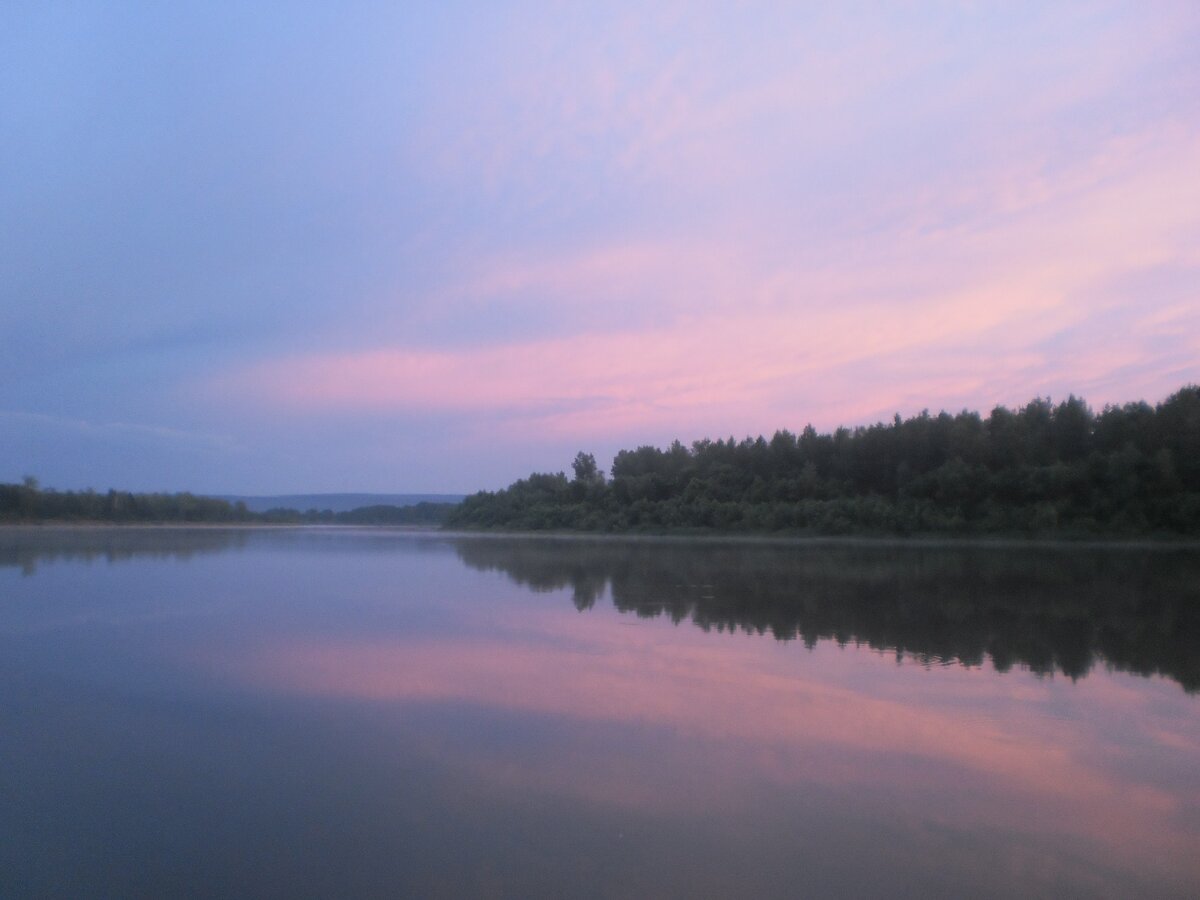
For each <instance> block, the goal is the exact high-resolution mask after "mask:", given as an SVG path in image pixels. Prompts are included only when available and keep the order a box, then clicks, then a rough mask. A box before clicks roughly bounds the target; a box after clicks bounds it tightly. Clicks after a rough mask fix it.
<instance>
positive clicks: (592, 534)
mask: <svg viewBox="0 0 1200 900" xmlns="http://www.w3.org/2000/svg"><path fill="white" fill-rule="evenodd" d="M43 530H45V531H51V530H53V531H298V530H308V531H313V530H320V531H329V530H336V531H370V532H384V533H386V532H394V533H402V534H414V535H415V534H420V535H424V536H429V537H442V538H471V539H482V540H505V539H510V540H511V539H521V540H551V541H602V542H620V541H636V542H639V543H641V542H649V543H665V544H683V543H700V544H703V543H714V544H716V543H719V544H729V543H738V544H751V545H776V546H789V545H791V546H800V545H804V546H814V545H815V546H821V545H824V546H849V545H862V544H875V545H879V546H889V545H891V546H903V547H941V546H960V547H961V546H976V547H993V548H998V549H1020V548H1033V547H1064V548H1065V547H1078V548H1104V547H1135V548H1136V547H1142V548H1147V549H1150V548H1160V549H1200V538H1194V537H1184V536H1159V535H1154V536H1146V535H1129V536H1120V535H1112V536H1096V535H1058V536H1049V535H1012V534H996V535H986V534H962V535H955V534H913V535H899V534H862V535H845V534H841V535H833V534H829V535H823V534H771V533H759V534H754V533H746V532H716V531H714V532H703V533H701V532H689V533H671V532H661V533H656V532H633V531H630V532H596V531H555V530H547V531H527V530H526V531H522V530H512V531H506V530H502V529H446V528H438V527H426V526H421V525H386V524H385V525H374V524H351V523H344V524H343V523H334V522H294V523H289V522H104V521H78V520H46V521H39V522H0V536H2V535H4V534H6V533H17V532H26V533H29V532H37V531H43Z"/></svg>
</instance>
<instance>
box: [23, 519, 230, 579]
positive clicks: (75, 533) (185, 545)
mask: <svg viewBox="0 0 1200 900" xmlns="http://www.w3.org/2000/svg"><path fill="white" fill-rule="evenodd" d="M249 534H250V533H249V531H247V530H241V529H218V528H126V527H121V528H43V527H31V528H6V529H4V530H3V531H0V568H4V567H7V566H16V567H18V568H20V569H21V571H22V572H23V573H24V574H26V575H32V574H33V573H34V572H35V571H37V564H38V563H39V562H41V563H46V562H60V561H61V562H87V563H91V562H93V561H95V560H104V561H105V562H108V563H114V562H119V561H122V560H127V559H133V558H134V557H139V558H150V559H179V560H186V559H190V558H191V557H193V556H196V555H197V554H206V553H219V552H221V551H224V550H229V549H233V548H238V547H242V546H244V545H245V543H246V540H247V539H248V537H249Z"/></svg>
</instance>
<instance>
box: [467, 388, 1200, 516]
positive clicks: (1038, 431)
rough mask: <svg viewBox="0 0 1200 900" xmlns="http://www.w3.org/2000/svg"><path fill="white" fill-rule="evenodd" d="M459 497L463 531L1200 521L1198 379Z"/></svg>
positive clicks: (666, 458) (626, 454)
mask: <svg viewBox="0 0 1200 900" xmlns="http://www.w3.org/2000/svg"><path fill="white" fill-rule="evenodd" d="M572 470H573V477H571V478H568V477H567V476H566V474H565V473H563V472H557V473H534V474H532V475H530V476H529V477H528V478H522V479H520V480H518V481H516V482H514V483H513V484H512V485H510V486H509V487H507V488H504V489H502V490H499V491H494V492H489V491H482V492H480V493H478V494H475V495H473V496H471V497H468V498H467V499H466V500H465V501H464V502H463V503H462V504H461V505H459V506H457V507H455V508H453V509H452V510H451V511H450V513H449V516H448V517H447V520H446V521H447V524H448V525H449V526H451V527H457V528H492V529H505V530H534V531H537V530H547V529H552V530H576V531H598V532H652V533H662V532H683V533H687V532H759V533H796V534H1025V535H1029V534H1033V535H1056V534H1062V535H1160V534H1161V535H1197V534H1200V387H1197V386H1194V385H1189V386H1186V387H1184V388H1182V389H1181V390H1179V391H1177V392H1175V393H1174V394H1172V395H1171V396H1170V397H1168V398H1167V399H1166V400H1164V401H1163V402H1161V403H1159V404H1157V405H1155V406H1151V405H1150V404H1148V403H1145V402H1137V403H1127V404H1124V405H1120V406H1115V405H1110V406H1106V407H1104V409H1103V410H1102V411H1101V412H1099V413H1095V412H1093V410H1092V409H1091V408H1090V407H1089V406H1088V405H1087V403H1085V402H1084V401H1083V400H1081V399H1079V398H1077V397H1074V396H1071V397H1069V398H1068V399H1066V400H1065V401H1062V402H1061V403H1058V404H1054V403H1052V402H1051V401H1050V400H1049V399H1042V398H1039V399H1035V400H1033V401H1031V402H1030V403H1028V404H1026V405H1025V406H1023V407H1020V408H1019V409H1016V410H1010V409H1008V408H1006V407H1003V406H998V407H996V408H995V409H993V410H992V411H991V413H990V414H988V415H987V416H986V417H984V416H982V415H980V414H979V413H977V412H972V411H967V410H964V411H962V412H960V413H957V414H950V413H947V412H942V413H939V414H937V415H932V414H930V413H929V412H928V411H925V412H922V413H921V414H920V415H916V416H913V417H911V418H908V419H902V418H901V417H900V416H899V415H897V416H896V417H895V418H894V419H893V420H892V421H891V422H887V423H883V422H880V423H877V424H874V425H870V426H866V427H858V428H854V429H850V428H844V427H843V428H838V429H836V430H835V431H833V432H831V433H818V432H817V431H816V430H815V429H814V428H813V427H812V426H811V425H809V426H807V427H805V428H804V429H803V430H802V431H801V432H800V433H799V434H794V433H792V432H790V431H786V430H783V431H777V432H775V434H774V435H773V436H772V437H771V438H770V439H767V438H765V437H762V436H759V437H757V438H749V437H747V438H745V439H743V440H740V441H739V440H736V439H734V438H732V437H730V438H729V439H727V440H715V441H714V440H708V439H705V440H700V441H696V442H695V443H693V444H692V445H691V446H690V447H689V446H685V445H683V444H682V443H680V442H679V441H675V442H674V443H672V444H671V445H670V446H669V447H667V448H665V449H659V448H657V447H653V446H642V447H638V448H637V449H635V450H622V451H620V452H619V453H617V455H616V457H615V459H614V461H613V464H612V469H611V475H610V476H609V477H605V474H604V473H603V472H602V471H601V470H600V469H599V467H598V466H597V464H596V461H595V458H594V457H593V456H592V455H591V454H588V453H583V452H581V453H579V454H578V455H577V456H576V458H575V460H574V462H573V464H572Z"/></svg>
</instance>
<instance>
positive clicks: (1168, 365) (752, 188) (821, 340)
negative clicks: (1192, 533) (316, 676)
mask: <svg viewBox="0 0 1200 900" xmlns="http://www.w3.org/2000/svg"><path fill="white" fill-rule="evenodd" d="M1197 47H1200V4H1197V3H1195V2H1194V0H1183V2H1172V0H1162V2H1145V0H1140V2H1103V0H1100V2H1087V3H1045V2H1036V3H1022V2H997V3H988V2H966V0H963V2H945V3H937V2H933V3H886V2H875V3H837V4H827V3H825V4H818V3H811V4H807V3H795V4H790V3H789V4H784V3H754V2H745V3H732V2H730V3H711V4H710V3H704V2H686V3H673V2H659V3H652V4H647V3H628V4H625V3H618V2H606V3H602V4H581V3H555V2H546V3H537V4H530V3H521V2H514V3H503V4H500V3H491V2H481V3H455V2H438V3H429V4H415V3H413V4H397V3H380V4H359V3H354V2H345V3H337V4H328V3H312V4H305V3H287V4H271V3H266V2H264V3H255V4H246V3H221V2H211V0H207V2H200V3H189V2H183V0H179V2H172V3H168V4H161V3H143V4H123V3H112V2H108V3H69V2H63V3H45V2H22V0H8V2H6V3H4V4H3V6H0V481H13V480H17V479H19V478H21V477H22V476H24V475H34V476H36V477H38V478H39V479H40V480H41V482H42V483H43V484H44V485H51V486H54V487H58V488H63V489H67V488H72V489H74V488H84V487H95V488H97V489H106V488H108V487H119V488H126V489H132V490H171V491H175V490H192V491H197V492H209V493H245V494H269V493H285V492H294V491H351V490H353V491H380V492H387V491H429V492H442V491H444V492H471V491H475V490H479V489H482V488H487V489H494V488H498V487H501V486H503V485H505V484H507V483H508V482H510V481H511V480H513V479H514V478H517V477H521V476H523V475H526V474H528V473H529V472H530V471H559V470H563V469H569V467H570V461H571V460H572V459H573V457H574V455H575V452H576V451H578V450H586V451H590V452H593V453H595V454H596V456H597V458H598V459H599V460H600V462H601V464H602V465H607V463H608V462H609V461H610V460H611V458H612V455H613V453H615V452H616V451H617V450H618V449H621V448H632V447H636V446H639V445H642V444H655V445H659V446H663V445H665V444H667V443H669V442H670V441H672V440H674V439H676V438H678V439H680V440H682V441H683V442H684V443H690V442H692V441H694V440H698V439H701V438H705V437H711V438H717V437H729V436H734V437H737V438H739V439H740V438H742V437H745V436H747V435H758V434H766V435H768V436H769V435H770V434H772V433H773V432H774V431H776V430H778V429H784V428H786V429H790V430H792V431H799V430H800V429H802V428H803V427H804V426H805V425H806V424H808V423H811V424H813V425H814V426H816V427H817V428H818V429H821V430H827V429H832V428H834V427H837V426H838V425H848V426H854V425H860V424H870V423H872V422H875V421H880V420H889V419H891V417H892V415H893V414H895V413H897V412H898V413H900V414H902V415H911V414H914V413H917V412H919V411H920V410H922V409H925V408H928V409H931V410H933V411H937V410H940V409H948V410H951V411H957V410H960V409H963V408H969V409H977V410H981V411H983V412H984V413H986V412H987V411H988V410H990V409H991V408H992V407H993V406H995V405H997V404H1005V405H1008V406H1017V405H1021V404H1023V403H1026V402H1028V401H1029V400H1030V399H1032V398H1034V397H1041V396H1049V397H1051V398H1053V399H1055V400H1058V399H1065V397H1066V396H1067V395H1068V394H1071V393H1074V394H1075V395H1077V396H1082V397H1084V398H1085V399H1087V400H1088V401H1089V402H1090V403H1091V404H1092V406H1093V407H1094V408H1097V409H1099V408H1101V407H1103V405H1104V404H1106V403H1124V402H1129V401H1134V400H1140V399H1145V400H1148V401H1150V402H1157V401H1160V400H1162V399H1164V398H1165V397H1166V396H1168V395H1169V394H1171V393H1172V392H1173V391H1175V390H1178V389H1179V388H1180V387H1182V386H1183V385H1184V384H1187V383H1195V382H1198V381H1200V53H1198V52H1197V49H1196V48H1197Z"/></svg>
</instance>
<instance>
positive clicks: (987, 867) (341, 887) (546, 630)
mask: <svg viewBox="0 0 1200 900" xmlns="http://www.w3.org/2000/svg"><path fill="white" fill-rule="evenodd" d="M0 686H2V688H3V692H2V694H0V896H4V897H21V896H46V895H52V896H53V895H58V896H79V895H82V894H87V895H89V896H120V897H130V896H200V897H204V896H228V895H255V896H279V897H302V896H312V897H319V896H325V897H327V896H396V895H403V894H408V895H412V896H464V895H475V896H501V897H531V896H563V895H577V896H601V897H609V896H611V897H629V896H678V897H695V896H712V897H728V896H735V895H741V896H746V895H753V896H789V897H791V896H802V895H811V896H817V895H822V896H847V897H851V896H854V897H862V896H884V895H886V896H889V897H895V896H947V897H949V896H960V897H961V896H1055V897H1070V896H1112V897H1129V896H1145V897H1155V896H1163V897H1169V896H1179V897H1186V896H1196V895H1197V894H1198V893H1200V715H1198V713H1200V706H1198V705H1197V695H1196V693H1195V691H1196V690H1197V689H1198V688H1200V559H1198V558H1197V552H1196V551H1195V549H1194V548H1174V549H1171V548H1154V547H1145V546H1143V547H1070V546H1059V547H1030V546H1008V547H1004V546H971V545H940V546H939V545H913V544H837V543H832V544H831V543H807V544H770V543H762V544H755V543H748V542H740V543H738V542H720V541H670V540H638V541H624V540H587V539H579V540H566V539H536V540H535V539H510V538H493V537H448V536H443V535H420V534H412V533H399V532H389V531H369V530H362V531H357V530H352V529H328V530H321V529H296V530H277V531H276V530H255V529H241V530H239V529H228V530H225V529H199V530H185V529H133V528H120V529H48V528H38V529H25V530H20V529H6V530H0Z"/></svg>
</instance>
